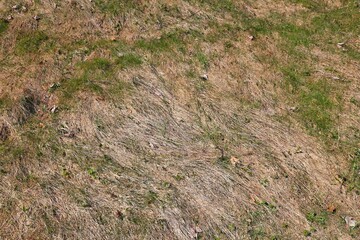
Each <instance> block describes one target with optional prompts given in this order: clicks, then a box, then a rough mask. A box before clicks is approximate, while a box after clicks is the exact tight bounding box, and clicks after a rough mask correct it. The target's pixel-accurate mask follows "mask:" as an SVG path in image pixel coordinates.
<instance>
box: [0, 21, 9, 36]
mask: <svg viewBox="0 0 360 240" xmlns="http://www.w3.org/2000/svg"><path fill="white" fill-rule="evenodd" d="M8 27H9V22H8V21H6V20H4V19H0V36H1V34H3V33H4V32H6V30H7V29H8Z"/></svg>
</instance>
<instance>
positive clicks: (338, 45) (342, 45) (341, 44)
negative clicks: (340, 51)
mask: <svg viewBox="0 0 360 240" xmlns="http://www.w3.org/2000/svg"><path fill="white" fill-rule="evenodd" d="M344 46H345V43H344V42H340V43H338V44H337V47H338V48H343V47H344Z"/></svg>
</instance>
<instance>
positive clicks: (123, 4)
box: [94, 0, 139, 15]
mask: <svg viewBox="0 0 360 240" xmlns="http://www.w3.org/2000/svg"><path fill="white" fill-rule="evenodd" d="M94 2H95V5H96V7H97V8H98V9H100V11H102V12H104V13H108V14H111V15H119V14H121V13H125V12H127V11H129V10H130V9H136V8H137V7H139V3H138V1H136V0H95V1H94Z"/></svg>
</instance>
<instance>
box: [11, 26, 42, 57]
mask: <svg viewBox="0 0 360 240" xmlns="http://www.w3.org/2000/svg"><path fill="white" fill-rule="evenodd" d="M48 39H49V37H48V36H47V35H46V34H45V33H44V32H41V31H36V32H32V33H27V34H25V35H22V36H20V38H19V39H18V41H17V44H16V49H15V51H16V52H17V53H18V54H26V53H36V52H38V51H39V50H40V47H41V45H42V44H43V43H44V42H45V41H47V40H48Z"/></svg>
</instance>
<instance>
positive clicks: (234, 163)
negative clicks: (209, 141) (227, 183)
mask: <svg viewBox="0 0 360 240" xmlns="http://www.w3.org/2000/svg"><path fill="white" fill-rule="evenodd" d="M230 162H231V164H232V165H233V166H234V167H236V166H237V165H238V164H239V163H240V160H239V159H238V158H236V157H234V156H231V158H230Z"/></svg>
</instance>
